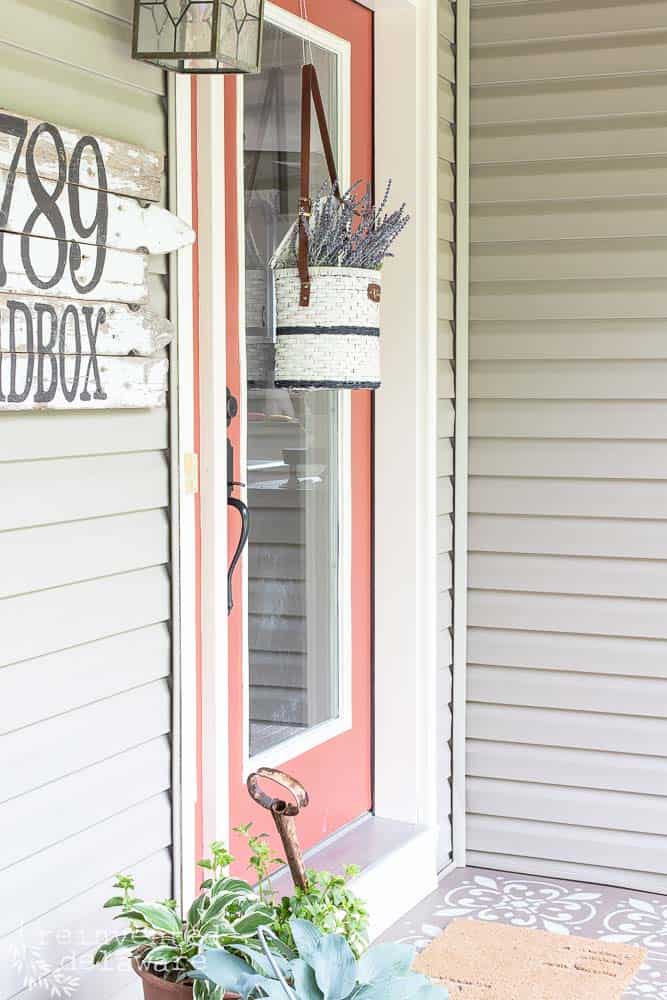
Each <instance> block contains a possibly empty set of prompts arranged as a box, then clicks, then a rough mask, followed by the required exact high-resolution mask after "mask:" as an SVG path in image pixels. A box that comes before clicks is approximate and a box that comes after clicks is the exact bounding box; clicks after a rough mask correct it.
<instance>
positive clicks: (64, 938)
mask: <svg viewBox="0 0 667 1000" xmlns="http://www.w3.org/2000/svg"><path fill="white" fill-rule="evenodd" d="M2 13H3V18H2V23H1V24H0V67H1V68H0V90H1V91H2V106H3V107H4V108H8V109H9V110H11V111H15V112H17V113H19V114H24V115H26V116H31V117H34V118H36V119H37V120H40V121H44V120H51V121H54V122H56V123H57V124H60V125H63V126H70V127H72V128H75V129H78V130H81V131H83V132H84V133H85V134H93V135H102V136H110V137H111V138H114V139H117V140H120V141H125V142H128V143H132V144H136V145H140V146H145V147H147V148H149V149H154V150H157V151H159V152H161V153H165V152H166V151H167V150H166V145H167V127H166V125H167V123H166V108H165V103H164V102H165V79H164V74H163V73H161V72H160V71H159V70H157V69H155V68H154V67H150V66H147V65H144V64H141V63H138V62H136V61H133V60H132V59H131V55H130V53H131V15H132V3H131V0H33V2H31V3H29V4H26V3H24V2H23V0H5V2H4V3H3V8H2ZM151 272H152V273H151V275H150V295H151V308H152V309H153V310H154V311H156V312H158V313H160V314H161V315H166V308H167V268H166V266H165V261H164V260H162V259H154V260H152V261H151ZM0 423H1V424H2V433H0V564H1V565H2V567H3V571H2V582H1V583H0V634H2V646H1V652H0V751H1V752H2V759H3V761H7V762H11V763H10V765H8V766H6V767H3V769H2V772H1V773H0V828H1V829H2V838H1V839H2V844H3V850H2V856H1V857H0V898H1V899H2V901H3V903H2V914H1V915H0V966H1V967H2V974H1V975H0V998H1V1000H10V998H13V997H18V996H21V995H23V996H25V995H26V984H25V981H24V977H25V971H23V972H22V971H21V969H20V967H19V966H18V965H17V963H16V960H15V956H16V954H20V953H21V949H22V948H25V947H33V946H34V947H36V948H37V949H38V954H39V959H40V962H42V963H43V970H41V971H43V974H44V976H45V979H44V980H43V982H42V983H40V985H39V986H36V987H35V988H33V989H32V990H31V991H30V992H31V995H33V996H34V1000H47V998H48V997H50V996H53V995H55V992H54V991H55V987H56V985H57V975H58V972H59V969H60V967H61V966H62V964H63V962H66V961H67V959H68V958H69V957H71V956H74V957H75V958H76V963H77V967H78V969H79V972H77V978H78V979H80V983H79V984H78V986H77V989H76V996H77V998H78V1000H115V997H116V996H117V995H119V994H120V993H123V992H124V991H126V990H127V987H128V984H129V983H132V984H133V985H134V978H133V977H132V976H131V974H130V973H129V972H128V970H127V969H122V970H119V971H116V972H110V971H100V970H99V969H97V968H94V969H93V968H91V967H90V959H91V954H92V951H93V950H94V949H95V947H96V946H97V945H98V944H99V940H100V939H101V938H102V937H103V936H107V935H111V934H113V930H114V928H113V922H112V919H111V918H112V914H111V913H110V912H109V911H104V910H103V909H102V903H103V902H104V900H105V899H106V898H108V897H109V895H111V887H112V881H113V877H114V873H115V872H117V871H133V872H135V873H136V876H137V881H138V889H139V892H140V894H141V895H142V896H144V897H145V898H156V897H157V898H165V897H168V896H170V895H171V894H172V863H171V840H172V807H171V801H170V786H171V771H172V762H171V735H170V730H171V693H170V675H171V661H172V650H171V637H170V628H171V581H170V571H169V564H170V545H171V542H170V531H169V503H170V497H169V460H168V455H167V448H168V444H169V422H168V414H167V411H166V409H164V408H163V409H157V410H153V411H127V412H120V411H111V410H107V411H98V412H95V413H85V412H81V411H79V412H76V413H75V412H71V413H41V412H40V413H38V412H34V413H20V414H18V413H16V414H3V415H1V416H0ZM12 956H14V959H12ZM62 971H63V970H62V969H60V972H62ZM54 977H56V978H54Z"/></svg>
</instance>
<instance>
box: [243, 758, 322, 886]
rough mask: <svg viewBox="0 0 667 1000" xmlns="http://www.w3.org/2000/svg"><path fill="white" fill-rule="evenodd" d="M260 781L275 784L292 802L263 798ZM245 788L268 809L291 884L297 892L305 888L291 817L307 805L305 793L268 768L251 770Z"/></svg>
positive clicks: (299, 785)
mask: <svg viewBox="0 0 667 1000" xmlns="http://www.w3.org/2000/svg"><path fill="white" fill-rule="evenodd" d="M260 778H268V779H269V781H275V783H276V784H277V785H281V786H282V787H283V788H285V789H287V791H288V792H290V793H291V794H292V795H293V796H294V802H293V803H292V802H285V801H284V800H283V799H277V798H273V797H272V796H270V795H267V794H266V792H263V791H262V789H261V788H260V786H259V781H260ZM247 785H248V793H249V795H250V797H251V798H252V799H254V800H255V802H257V803H258V804H259V805H260V806H262V807H263V808H264V809H268V810H269V812H270V813H271V815H272V816H273V821H274V823H275V824H276V828H277V830H278V833H279V834H280V839H281V841H282V845H283V849H284V851H285V858H286V860H287V864H288V865H289V870H290V872H291V874H292V879H293V881H294V885H295V886H297V887H298V888H299V889H307V888H308V880H307V878H306V869H305V868H304V864H303V857H302V855H301V848H300V847H299V838H298V837H297V833H296V824H295V822H294V817H295V816H298V815H299V813H300V812H301V810H302V809H305V808H306V806H307V805H308V792H307V791H306V789H305V788H304V787H303V785H302V784H301V783H300V782H298V781H297V780H296V778H292V777H291V775H289V774H285V772H284V771H276V770H275V769H274V768H272V767H260V769H259V770H258V771H254V772H253V773H252V774H251V775H249V776H248V782H247Z"/></svg>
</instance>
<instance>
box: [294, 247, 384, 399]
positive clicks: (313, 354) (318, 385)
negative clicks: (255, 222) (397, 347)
mask: <svg viewBox="0 0 667 1000" xmlns="http://www.w3.org/2000/svg"><path fill="white" fill-rule="evenodd" d="M275 289H276V312H277V324H278V325H277V331H276V333H277V341H276V385H277V386H283V387H290V388H295V389H377V388H378V386H379V385H380V294H381V286H380V273H379V271H365V270H362V269H360V268H352V267H311V268H310V302H309V304H308V305H307V306H302V305H301V277H300V275H299V271H298V269H297V268H283V269H280V270H278V271H276V273H275Z"/></svg>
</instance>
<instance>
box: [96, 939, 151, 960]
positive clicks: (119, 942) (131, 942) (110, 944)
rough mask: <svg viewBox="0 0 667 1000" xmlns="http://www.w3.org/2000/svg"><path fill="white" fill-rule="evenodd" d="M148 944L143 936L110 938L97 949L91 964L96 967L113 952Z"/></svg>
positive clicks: (147, 940)
mask: <svg viewBox="0 0 667 1000" xmlns="http://www.w3.org/2000/svg"><path fill="white" fill-rule="evenodd" d="M149 943H150V942H149V939H148V938H147V937H146V935H145V934H120V935H119V936H118V937H115V938H111V940H110V941H107V942H106V944H103V945H102V947H101V948H98V949H97V951H96V952H95V956H94V958H93V964H94V965H98V964H99V963H100V962H104V961H105V960H106V959H107V958H108V957H109V956H110V955H113V953H114V952H116V951H120V950H121V949H123V948H138V947H139V945H140V944H149Z"/></svg>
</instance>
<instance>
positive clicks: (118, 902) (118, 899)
mask: <svg viewBox="0 0 667 1000" xmlns="http://www.w3.org/2000/svg"><path fill="white" fill-rule="evenodd" d="M112 906H125V899H124V897H123V896H112V897H111V899H107V901H106V903H105V904H104V909H105V910H110V909H111V907H112Z"/></svg>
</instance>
